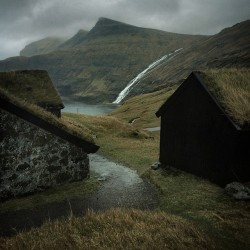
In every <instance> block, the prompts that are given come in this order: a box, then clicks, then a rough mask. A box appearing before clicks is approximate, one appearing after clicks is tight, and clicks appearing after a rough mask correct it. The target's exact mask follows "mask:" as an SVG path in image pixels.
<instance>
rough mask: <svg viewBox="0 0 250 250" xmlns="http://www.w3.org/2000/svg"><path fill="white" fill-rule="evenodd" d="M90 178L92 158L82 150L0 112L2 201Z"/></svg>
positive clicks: (0, 182)
mask: <svg viewBox="0 0 250 250" xmlns="http://www.w3.org/2000/svg"><path fill="white" fill-rule="evenodd" d="M88 174H89V160H88V155H87V154H86V153H85V152H84V151H83V150H82V149H81V148H79V147H76V146H75V145H73V144H71V143H69V142H67V141H65V140H63V139H61V138H59V137H57V136H55V135H53V134H51V133H49V132H47V131H45V130H43V129H41V128H39V127H37V126H35V125H33V124H31V123H29V122H27V121H24V120H23V119H20V118H19V117H17V116H15V115H13V114H10V113H8V112H6V111H4V110H2V109H0V199H1V200H5V199H8V198H11V197H16V196H21V195H27V194H30V193H34V192H38V191H42V190H44V189H46V188H48V187H52V186H55V185H59V184H61V183H64V182H72V181H80V180H82V179H84V178H86V177H87V176H88Z"/></svg>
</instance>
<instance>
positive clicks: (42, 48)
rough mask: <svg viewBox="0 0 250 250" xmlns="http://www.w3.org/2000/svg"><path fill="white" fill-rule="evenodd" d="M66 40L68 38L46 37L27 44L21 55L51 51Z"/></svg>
mask: <svg viewBox="0 0 250 250" xmlns="http://www.w3.org/2000/svg"><path fill="white" fill-rule="evenodd" d="M65 40H66V38H65V39H64V38H59V37H46V38H44V39H41V40H39V41H35V42H33V43H30V44H28V45H27V46H25V48H24V49H23V50H21V51H20V56H34V55H41V54H47V53H50V52H51V51H53V50H56V49H57V47H58V46H59V45H61V44H62V43H63V42H64V41H65Z"/></svg>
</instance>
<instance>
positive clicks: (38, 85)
mask: <svg viewBox="0 0 250 250" xmlns="http://www.w3.org/2000/svg"><path fill="white" fill-rule="evenodd" d="M0 87H2V88H4V89H6V90H8V91H9V92H10V93H12V95H15V96H17V97H18V98H20V99H22V100H26V101H28V102H30V103H33V104H37V105H43V106H50V105H52V106H63V103H62V100H61V97H60V95H59V94H58V93H57V91H56V89H55V87H54V85H53V83H52V81H51V79H50V77H49V75H48V73H47V72H46V71H44V70H18V71H9V72H0Z"/></svg>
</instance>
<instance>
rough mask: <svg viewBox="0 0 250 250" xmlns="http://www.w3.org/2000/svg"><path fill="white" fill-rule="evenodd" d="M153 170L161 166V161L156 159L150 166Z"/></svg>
mask: <svg viewBox="0 0 250 250" xmlns="http://www.w3.org/2000/svg"><path fill="white" fill-rule="evenodd" d="M150 167H151V168H152V169H153V170H157V169H159V168H160V167H161V163H160V162H159V161H156V162H155V163H153V164H152V165H151V166H150Z"/></svg>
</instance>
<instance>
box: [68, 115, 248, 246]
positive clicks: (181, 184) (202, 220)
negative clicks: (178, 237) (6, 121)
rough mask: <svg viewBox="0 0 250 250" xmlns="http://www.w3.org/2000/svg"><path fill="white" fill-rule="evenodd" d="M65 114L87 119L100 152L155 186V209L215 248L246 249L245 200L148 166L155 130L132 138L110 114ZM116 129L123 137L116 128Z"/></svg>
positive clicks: (155, 147) (153, 155)
mask: <svg viewBox="0 0 250 250" xmlns="http://www.w3.org/2000/svg"><path fill="white" fill-rule="evenodd" d="M67 115H69V114H67ZM70 117H71V118H72V119H73V117H74V118H75V119H76V120H77V121H78V122H82V123H83V124H84V125H86V123H88V124H89V129H91V124H94V130H95V132H94V133H95V134H96V135H97V138H96V141H97V143H98V145H100V146H101V148H100V150H101V153H103V154H104V155H106V156H108V157H109V158H111V159H113V160H115V161H118V162H121V163H123V164H124V165H126V166H129V167H130V168H132V169H135V170H137V171H138V173H139V174H140V175H143V177H145V178H147V179H149V180H150V181H151V182H153V183H154V184H155V185H156V186H157V187H158V188H159V190H160V191H161V194H162V196H161V205H160V208H161V209H162V210H163V211H165V212H167V213H168V214H174V215H178V216H181V217H183V218H186V219H188V220H189V221H191V222H193V223H195V225H196V226H197V227H198V228H200V230H201V231H203V232H205V233H206V234H207V235H208V236H209V237H210V238H212V239H213V240H214V241H215V242H216V247H217V249H232V250H234V249H249V246H250V240H249V237H248V235H249V234H250V226H249V225H250V216H249V209H250V206H249V204H248V203H245V202H235V201H234V200H232V199H231V198H229V197H227V196H226V195H225V194H224V190H223V188H221V187H218V186H217V185H215V184H213V183H210V182H209V181H206V180H204V179H202V178H198V177H196V176H194V175H191V174H187V173H185V172H182V171H178V170H175V169H168V170H158V171H153V170H151V169H150V164H152V163H153V162H155V161H156V160H157V159H158V157H159V132H154V133H148V135H149V136H148V137H144V138H136V137H133V136H130V134H129V133H128V132H126V129H131V127H132V128H133V126H131V125H128V124H123V123H121V122H120V121H119V120H117V119H115V118H112V117H103V118H104V119H103V118H102V117H91V116H82V115H70ZM77 117H78V118H77ZM105 126H107V127H106V129H105ZM98 129H100V130H99V132H98ZM133 129H135V128H133ZM121 130H123V136H121V134H120V133H119V131H121ZM138 131H139V129H138Z"/></svg>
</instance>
